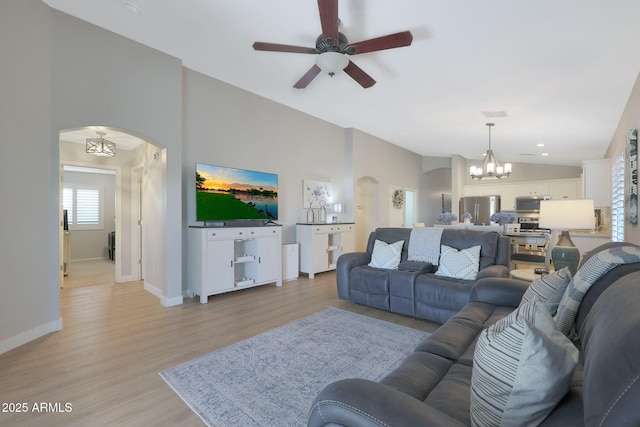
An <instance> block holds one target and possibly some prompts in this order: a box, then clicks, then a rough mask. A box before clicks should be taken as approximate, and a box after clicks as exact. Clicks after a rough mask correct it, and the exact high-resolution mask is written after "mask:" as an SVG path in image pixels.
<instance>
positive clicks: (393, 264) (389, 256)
mask: <svg viewBox="0 0 640 427" xmlns="http://www.w3.org/2000/svg"><path fill="white" fill-rule="evenodd" d="M403 245H404V240H399V241H397V242H395V243H387V242H383V241H382V240H377V239H376V241H375V242H374V243H373V253H372V254H371V262H370V263H369V267H375V268H385V269H389V270H393V269H397V268H398V264H400V257H401V255H402V246H403Z"/></svg>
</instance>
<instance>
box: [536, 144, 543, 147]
mask: <svg viewBox="0 0 640 427" xmlns="http://www.w3.org/2000/svg"><path fill="white" fill-rule="evenodd" d="M536 147H544V144H536Z"/></svg>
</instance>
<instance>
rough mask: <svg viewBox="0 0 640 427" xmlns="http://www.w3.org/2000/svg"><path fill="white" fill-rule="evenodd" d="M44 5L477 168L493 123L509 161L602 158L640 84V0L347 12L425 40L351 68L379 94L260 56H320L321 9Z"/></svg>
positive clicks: (291, 2) (369, 28) (334, 118)
mask: <svg viewBox="0 0 640 427" xmlns="http://www.w3.org/2000/svg"><path fill="white" fill-rule="evenodd" d="M44 1H45V3H47V4H48V5H50V6H51V7H53V8H55V9H58V10H60V11H63V12H65V13H68V14H70V15H73V16H76V17H78V18H81V19H83V20H86V21H89V22H91V23H93V24H95V25H98V26H100V27H104V28H106V29H108V30H111V31H113V32H116V33H118V34H121V35H123V36H126V37H128V38H130V39H132V40H135V41H138V42H140V43H143V44H145V45H148V46H150V47H153V48H155V49H158V50H160V51H163V52H166V53H167V54H170V55H173V56H175V57H178V58H180V59H181V60H182V62H183V65H184V66H185V67H188V68H190V69H193V70H195V71H198V72H201V73H203V74H206V75H209V76H211V77H214V78H216V79H219V80H222V81H224V82H226V83H229V84H232V85H234V86H237V87H239V88H242V89H245V90H247V91H249V92H252V93H255V94H257V95H260V96H263V97H266V98H269V99H271V100H274V101H276V102H279V103H282V104H284V105H287V106H289V107H291V108H294V109H296V110H300V111H303V112H305V113H308V114H310V115H313V116H315V117H318V118H320V119H323V120H326V121H329V122H332V123H335V124H336V125H339V126H342V127H345V128H349V127H353V128H357V129H359V130H362V131H364V132H367V133H369V134H372V135H374V136H377V137H379V138H382V139H384V140H386V141H389V142H391V143H393V144H396V145H399V146H402V147H405V148H407V149H409V150H411V151H414V152H416V153H419V154H421V155H425V156H449V155H451V154H459V155H462V156H464V157H466V158H470V159H479V158H481V155H482V153H483V152H484V151H486V149H487V146H488V131H487V127H486V126H485V123H487V122H494V123H496V126H495V127H494V128H493V129H492V134H491V145H492V148H493V149H494V152H495V153H496V156H497V157H498V160H500V161H502V162H504V161H511V162H527V163H547V164H566V165H577V164H579V162H580V160H583V159H595V158H601V157H602V156H603V155H604V152H605V149H606V147H607V145H608V144H609V142H610V140H611V138H612V136H613V133H614V130H615V128H616V126H617V124H618V120H619V118H620V116H621V114H622V111H623V109H624V107H625V104H626V101H627V98H628V96H629V94H630V92H631V89H632V87H633V84H634V83H635V80H636V77H637V75H638V73H639V72H640V54H639V53H638V40H639V37H638V33H639V30H638V28H639V25H638V17H640V1H637V0H607V1H602V0H583V1H578V0H529V1H514V0H485V1H478V0H456V1H445V0H395V1H388V0H366V1H365V0H341V1H340V5H339V16H340V20H341V23H342V27H341V31H342V32H343V33H344V34H346V36H347V37H348V38H349V41H351V42H357V41H360V40H364V39H369V38H373V37H378V36H382V35H386V34H391V33H396V32H399V31H405V30H409V31H411V32H412V33H413V36H414V40H413V44H412V45H411V46H409V47H402V48H398V49H393V50H385V51H380V52H372V53H365V54H362V55H355V56H352V57H351V59H352V60H353V62H354V63H356V64H357V65H358V66H359V67H360V68H362V69H363V70H365V71H366V72H367V73H368V74H369V75H371V76H372V77H373V78H374V79H375V80H376V81H377V84H375V85H374V86H373V87H371V88H369V89H363V88H362V87H361V86H360V85H358V84H357V83H356V82H355V81H353V80H352V79H351V78H350V77H349V76H348V75H346V74H345V73H340V74H337V75H335V76H334V77H329V76H328V75H319V76H318V77H316V78H315V79H314V80H313V81H312V82H311V84H309V86H308V87H307V88H306V89H294V88H293V84H294V83H295V82H296V81H298V79H299V78H300V77H302V75H303V74H304V73H305V72H306V71H307V70H308V69H309V68H310V67H311V66H312V65H313V64H314V61H315V55H306V54H295V53H276V52H259V51H255V50H254V49H253V48H252V44H253V43H254V42H255V41H263V42H273V43H281V44H291V45H297V46H309V47H314V46H315V40H316V37H317V36H318V35H319V34H320V33H321V31H322V30H321V27H320V20H319V14H318V5H317V2H316V1H315V0H279V1H264V0H227V1H224V0H181V1H167V0H164V1H159V0H126V1H122V0H44ZM539 144H544V146H539ZM543 153H547V154H548V155H546V156H543Z"/></svg>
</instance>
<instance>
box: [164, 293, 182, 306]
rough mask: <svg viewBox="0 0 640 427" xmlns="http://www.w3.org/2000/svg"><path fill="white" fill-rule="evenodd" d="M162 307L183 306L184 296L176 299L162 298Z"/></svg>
mask: <svg viewBox="0 0 640 427" xmlns="http://www.w3.org/2000/svg"><path fill="white" fill-rule="evenodd" d="M160 300H161V302H162V305H164V306H165V307H173V306H176V305H181V304H182V303H183V302H184V298H183V297H182V295H180V296H177V297H174V298H165V297H162V298H160Z"/></svg>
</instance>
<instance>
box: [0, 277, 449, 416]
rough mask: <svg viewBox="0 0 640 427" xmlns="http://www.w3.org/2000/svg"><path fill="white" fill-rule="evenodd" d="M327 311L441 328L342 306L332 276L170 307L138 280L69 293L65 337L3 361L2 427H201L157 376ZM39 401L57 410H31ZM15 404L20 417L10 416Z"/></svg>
mask: <svg viewBox="0 0 640 427" xmlns="http://www.w3.org/2000/svg"><path fill="white" fill-rule="evenodd" d="M328 306H333V307H337V308H341V309H345V310H350V311H353V312H357V313H361V314H365V315H368V316H371V317H376V318H380V319H383V320H387V321H391V322H395V323H398V324H402V325H406V326H410V327H414V328H417V329H421V330H424V331H428V332H432V331H433V330H435V329H436V328H437V325H435V324H432V323H429V322H425V321H422V320H417V319H413V318H410V317H406V316H401V315H396V314H392V313H387V312H385V311H381V310H377V309H373V308H369V307H365V306H360V305H356V304H353V303H351V302H349V301H342V300H338V298H337V292H336V286H335V273H334V272H328V273H322V274H318V275H316V276H315V278H314V279H309V278H307V277H301V278H299V279H298V280H293V281H289V282H285V283H284V284H283V286H282V287H280V288H278V287H276V286H275V285H265V286H261V287H257V288H251V289H245V290H241V291H236V292H231V293H227V294H223V295H217V296H212V297H209V303H208V304H200V303H199V302H198V300H197V299H185V303H184V304H183V305H180V306H176V307H170V308H166V307H163V306H162V305H161V304H160V302H159V300H158V298H156V297H155V296H153V295H151V294H150V293H148V292H146V291H145V290H144V289H143V283H142V282H131V283H118V284H116V283H113V282H110V283H99V284H94V285H92V286H85V287H75V286H74V287H65V288H64V289H62V290H61V314H62V318H63V323H64V329H63V330H62V331H60V332H56V333H52V334H49V335H47V336H45V337H42V338H39V339H37V340H35V341H32V342H30V343H28V344H25V345H23V346H21V347H19V348H17V349H14V350H12V351H9V352H7V353H4V354H2V355H0V404H2V407H1V408H0V410H1V411H0V425H6V426H65V427H66V426H76V425H77V426H201V425H203V423H202V421H201V420H200V418H199V417H198V416H197V415H195V414H194V413H193V412H192V411H191V409H189V407H188V406H187V405H186V404H185V403H184V402H183V401H182V400H181V399H180V398H179V397H178V395H176V394H175V392H173V390H171V388H170V387H169V386H168V385H167V384H166V383H165V382H164V381H163V380H162V379H161V378H160V376H159V375H158V373H159V372H160V371H163V370H165V369H168V368H171V367H173V366H175V365H178V364H180V363H183V362H186V361H188V360H191V359H194V358H196V357H199V356H202V355H205V354H207V353H210V352H212V351H215V350H218V349H220V348H223V347H226V346H228V345H230V344H233V343H236V342H238V341H241V340H244V339H246V338H249V337H251V336H254V335H257V334H260V333H262V332H265V331H267V330H269V329H272V328H274V327H278V326H281V325H283V324H286V323H288V322H291V321H293V320H296V319H299V318H301V317H304V316H308V315H310V314H313V313H315V312H318V311H320V310H322V309H324V308H326V307H328ZM371 351H375V349H371ZM43 403H44V404H45V406H46V407H47V409H48V410H55V411H56V412H54V413H51V412H46V413H42V412H36V411H34V405H35V406H36V409H40V408H42V406H41V404H43ZM16 404H18V405H21V406H20V408H23V409H26V413H15V411H16V410H17V409H18V407H17V406H16ZM309 404H311V402H309ZM6 411H9V412H6ZM65 411H66V412H65Z"/></svg>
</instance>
